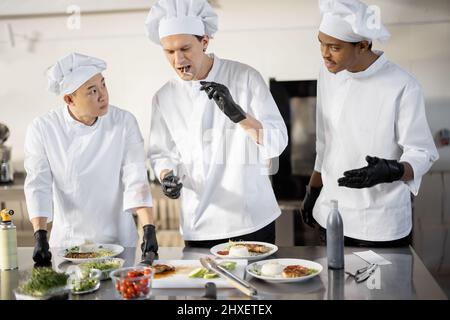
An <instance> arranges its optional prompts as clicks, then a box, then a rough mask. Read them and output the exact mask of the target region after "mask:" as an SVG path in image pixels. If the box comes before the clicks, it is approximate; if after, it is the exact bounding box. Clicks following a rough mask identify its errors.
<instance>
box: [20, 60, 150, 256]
mask: <svg viewBox="0 0 450 320" xmlns="http://www.w3.org/2000/svg"><path fill="white" fill-rule="evenodd" d="M105 69H106V63H105V62H104V61H103V60H101V59H97V58H94V57H89V56H86V55H82V54H79V53H71V54H69V55H67V56H64V57H62V58H61V59H60V60H58V61H57V63H56V64H55V65H54V66H53V67H52V68H51V69H50V70H49V72H48V82H49V87H48V88H49V90H50V91H51V92H53V93H55V94H57V95H59V96H61V98H62V100H63V102H64V103H63V105H62V106H61V107H58V108H56V109H54V110H51V111H49V112H48V113H46V114H44V115H42V116H40V117H38V118H36V119H35V120H34V121H33V122H32V123H31V124H30V125H29V127H28V130H27V133H26V139H25V170H26V172H27V176H26V180H25V196H26V202H27V208H28V214H29V217H30V220H31V222H32V224H33V229H34V231H35V233H34V236H35V239H36V241H35V248H34V252H33V259H34V261H35V262H36V263H42V264H46V263H48V262H49V261H50V259H51V252H50V251H49V243H48V242H47V231H46V230H47V223H49V222H50V221H53V226H52V231H51V234H50V246H51V247H68V246H71V245H77V244H82V243H84V242H94V243H116V244H120V245H122V246H126V247H134V246H135V245H136V241H137V232H136V227H135V223H134V220H133V216H132V215H133V214H137V217H138V219H139V221H140V223H141V224H142V225H143V228H144V236H143V242H142V245H141V248H142V252H143V255H145V254H146V253H147V252H157V250H158V244H157V240H156V234H155V226H154V222H153V214H152V197H151V194H150V187H149V184H148V181H147V173H146V167H145V151H144V146H143V139H142V136H141V133H140V131H139V127H138V124H137V122H136V119H135V117H134V116H133V115H132V114H131V113H130V112H128V111H125V110H122V109H119V108H117V107H115V106H112V105H110V104H109V99H108V89H107V87H106V82H105V78H104V77H103V75H102V71H104V70H105Z"/></svg>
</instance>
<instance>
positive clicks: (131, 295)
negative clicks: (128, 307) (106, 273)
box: [110, 267, 153, 300]
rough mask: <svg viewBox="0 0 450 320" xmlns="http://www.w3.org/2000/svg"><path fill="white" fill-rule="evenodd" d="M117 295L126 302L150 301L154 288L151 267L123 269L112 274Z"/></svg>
mask: <svg viewBox="0 0 450 320" xmlns="http://www.w3.org/2000/svg"><path fill="white" fill-rule="evenodd" d="M110 277H111V279H112V281H113V284H114V288H115V291H116V294H117V295H118V296H119V297H120V298H123V299H125V300H133V299H148V298H149V297H150V289H151V287H152V279H153V269H152V268H151V267H129V268H121V269H117V270H114V271H112V272H111V274H110Z"/></svg>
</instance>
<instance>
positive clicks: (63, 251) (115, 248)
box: [57, 243, 124, 263]
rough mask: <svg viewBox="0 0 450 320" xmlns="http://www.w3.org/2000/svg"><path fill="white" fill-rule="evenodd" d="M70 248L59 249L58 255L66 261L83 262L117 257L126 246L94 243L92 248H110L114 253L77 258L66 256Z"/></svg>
mask: <svg viewBox="0 0 450 320" xmlns="http://www.w3.org/2000/svg"><path fill="white" fill-rule="evenodd" d="M67 249H70V248H64V249H61V250H59V251H58V253H57V255H58V257H60V258H62V259H64V260H66V261H70V262H74V263H82V262H89V261H96V260H102V259H106V258H111V257H115V256H117V255H119V254H121V253H122V252H123V250H124V248H123V247H122V246H120V245H118V244H102V243H99V244H94V245H92V250H94V251H95V250H98V249H106V250H110V251H112V253H111V254H110V255H107V256H102V257H97V258H85V259H77V258H66V257H65V255H66V253H67V252H66V250H67Z"/></svg>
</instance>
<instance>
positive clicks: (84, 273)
mask: <svg viewBox="0 0 450 320" xmlns="http://www.w3.org/2000/svg"><path fill="white" fill-rule="evenodd" d="M68 272H69V274H70V276H69V280H68V281H67V282H68V285H69V288H70V292H71V293H72V294H85V293H91V292H94V291H96V290H98V289H99V288H100V277H101V274H102V272H101V271H100V270H98V269H86V268H81V267H76V269H72V270H71V272H70V271H69V270H68Z"/></svg>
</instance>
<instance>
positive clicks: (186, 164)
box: [146, 0, 288, 241]
mask: <svg viewBox="0 0 450 320" xmlns="http://www.w3.org/2000/svg"><path fill="white" fill-rule="evenodd" d="M187 15H188V16H187ZM146 24H147V31H148V35H149V37H150V39H151V40H152V41H154V42H155V43H157V44H160V40H159V39H160V38H162V35H163V36H167V35H171V34H193V35H200V36H203V35H204V34H207V35H209V36H212V34H213V33H214V32H215V31H216V30H217V16H216V15H215V14H214V12H213V11H212V9H211V7H210V6H209V5H208V3H207V2H206V1H203V0H200V1H174V0H173V1H159V2H158V4H157V5H155V6H154V7H153V8H152V9H151V11H150V14H149V17H148V19H147V22H146ZM199 29H200V30H199ZM210 57H211V58H212V59H213V65H212V69H211V70H210V71H209V74H208V75H207V77H206V79H204V80H203V81H206V82H215V83H220V84H222V85H224V86H226V87H227V88H228V89H229V91H230V93H231V96H232V97H233V98H234V101H235V102H236V103H237V104H238V105H239V106H241V108H242V109H243V110H244V111H245V112H246V113H249V114H251V115H252V116H254V117H255V118H256V119H257V120H258V121H260V123H261V124H262V127H263V142H262V144H257V143H256V142H255V141H253V140H252V139H251V138H250V136H249V135H248V133H247V132H246V131H245V130H244V129H243V128H241V127H240V126H239V125H238V124H237V123H234V122H233V121H230V119H228V118H227V117H226V116H225V114H224V113H223V112H222V111H221V110H220V109H219V108H218V107H217V106H216V105H215V102H214V101H213V100H210V99H208V96H207V95H206V94H205V92H203V91H201V90H200V88H201V86H202V85H201V83H200V81H184V80H182V79H181V78H179V77H176V78H175V79H172V80H170V81H168V82H167V83H166V84H165V85H164V86H163V87H162V88H161V89H160V90H158V92H157V93H156V94H155V96H154V98H153V105H152V123H151V131H150V145H149V150H150V151H149V158H150V161H151V165H152V168H153V170H154V172H155V174H156V176H157V177H160V172H161V171H162V170H164V169H171V170H173V171H174V172H175V173H177V175H178V176H179V177H180V178H181V179H182V183H183V188H182V192H181V214H180V231H181V233H182V235H183V238H184V240H193V241H199V240H217V239H227V238H231V237H238V236H240V235H244V234H249V233H253V232H256V231H257V230H259V229H261V228H263V227H265V226H267V225H269V224H271V223H272V222H274V220H275V219H276V218H277V217H278V216H279V215H280V213H281V212H280V208H279V207H278V204H277V201H276V199H275V195H274V192H273V189H272V186H271V183H270V180H269V176H268V175H267V174H266V171H267V162H268V160H270V159H271V158H275V157H278V156H279V155H280V154H281V152H282V151H283V150H284V148H285V147H286V145H287V139H288V138H287V130H286V126H285V124H284V121H283V119H282V117H281V115H280V113H279V111H278V108H277V106H276V104H275V102H274V100H273V98H272V96H271V94H270V91H269V89H268V87H267V85H266V83H265V81H264V79H263V78H262V76H261V75H260V74H259V72H258V71H256V70H255V69H253V68H251V67H249V66H248V65H245V64H242V63H238V62H235V61H230V60H226V59H221V58H219V57H218V56H217V55H215V54H211V55H210ZM202 83H203V82H202Z"/></svg>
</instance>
